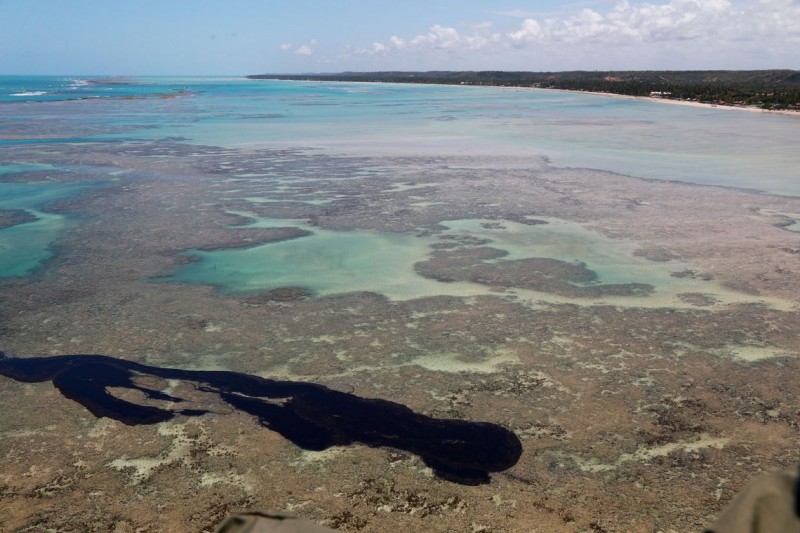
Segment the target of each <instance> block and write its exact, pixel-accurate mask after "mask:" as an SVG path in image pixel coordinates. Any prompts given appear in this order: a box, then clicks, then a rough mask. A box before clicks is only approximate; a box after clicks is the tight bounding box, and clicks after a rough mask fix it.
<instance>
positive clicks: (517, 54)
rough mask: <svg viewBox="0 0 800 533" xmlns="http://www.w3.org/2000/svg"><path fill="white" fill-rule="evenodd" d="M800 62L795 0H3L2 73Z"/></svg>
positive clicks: (797, 65)
mask: <svg viewBox="0 0 800 533" xmlns="http://www.w3.org/2000/svg"><path fill="white" fill-rule="evenodd" d="M773 68H792V69H800V0H649V1H635V0H619V1H617V0H567V1H555V0H492V1H489V0H484V1H479V0H394V1H392V2H388V1H381V0H369V1H367V0H129V1H124V0H0V74H52V75H62V74H82V75H92V74H95V75H243V74H259V73H308V72H341V71H348V70H350V71H371V70H532V71H561V70H645V69H650V70H701V69H702V70H705V69H773Z"/></svg>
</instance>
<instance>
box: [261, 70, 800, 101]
mask: <svg viewBox="0 0 800 533" xmlns="http://www.w3.org/2000/svg"><path fill="white" fill-rule="evenodd" d="M248 78H251V79H283V80H309V81H351V82H384V83H422V84H445V85H486V86H495V87H538V88H548V89H563V90H570V91H587V92H603V93H611V94H621V95H627V96H651V95H655V96H659V97H661V98H671V99H680V100H691V101H696V102H704V103H711V104H717V105H743V106H757V107H761V108H764V109H792V110H800V71H795V70H785V69H784V70H746V71H745V70H689V71H570V72H526V71H426V72H406V71H383V72H340V73H334V74H259V75H251V76H248Z"/></svg>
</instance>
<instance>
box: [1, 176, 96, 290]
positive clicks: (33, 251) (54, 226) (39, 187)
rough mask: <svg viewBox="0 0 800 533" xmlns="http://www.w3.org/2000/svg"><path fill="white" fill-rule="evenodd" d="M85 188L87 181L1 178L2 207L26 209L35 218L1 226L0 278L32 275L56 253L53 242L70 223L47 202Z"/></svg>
mask: <svg viewBox="0 0 800 533" xmlns="http://www.w3.org/2000/svg"><path fill="white" fill-rule="evenodd" d="M13 168H15V169H16V170H15V171H16V172H24V171H25V170H27V169H30V168H35V169H36V170H38V169H39V168H40V167H38V166H27V165H20V166H16V167H13ZM0 170H2V167H0ZM12 172H14V170H9V171H7V172H6V174H11V173H12ZM84 189H86V186H85V185H74V184H64V183H2V182H0V210H4V209H9V210H23V211H25V212H27V213H28V214H29V215H32V216H33V217H34V218H35V220H31V221H30V222H23V223H21V224H17V225H15V226H11V227H7V228H2V229H0V278H3V277H18V276H27V275H30V274H32V273H33V272H35V271H36V269H38V268H39V267H40V266H41V265H42V264H43V263H44V262H45V261H47V260H48V259H50V258H51V257H52V256H53V252H52V250H51V249H50V245H51V244H52V243H53V242H54V241H55V240H56V238H58V236H59V234H60V233H61V232H62V231H63V230H64V229H66V228H67V227H68V225H69V221H68V219H67V217H66V216H64V215H60V214H56V213H48V212H46V211H45V210H44V209H46V205H47V204H48V203H50V202H53V201H55V200H60V199H63V198H69V197H71V196H74V195H76V194H79V193H80V192H81V191H82V190H84ZM40 208H41V209H40Z"/></svg>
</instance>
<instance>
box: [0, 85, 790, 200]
mask: <svg viewBox="0 0 800 533" xmlns="http://www.w3.org/2000/svg"><path fill="white" fill-rule="evenodd" d="M76 83H77V82H76V81H75V79H73V78H48V77H40V78H28V79H22V78H19V77H8V76H5V77H0V106H2V109H3V113H4V116H5V117H6V119H7V121H8V124H7V126H6V128H5V130H4V131H3V132H2V135H0V145H2V143H11V142H22V141H25V140H26V139H27V140H29V139H31V138H34V137H35V138H38V139H40V141H41V140H42V139H43V137H44V138H47V139H50V140H51V141H54V140H55V139H58V138H63V139H64V140H69V141H75V140H80V139H84V140H91V139H107V140H110V139H117V140H125V139H136V138H138V139H143V138H144V139H160V138H166V137H180V138H183V140H184V142H188V143H195V144H204V145H212V146H230V147H246V146H263V145H273V146H275V145H284V146H291V147H297V146H301V147H308V148H327V149H329V150H334V151H338V152H346V153H358V154H367V155H370V156H372V155H377V154H379V153H381V152H384V153H390V154H397V153H404V154H414V155H418V154H425V153H439V154H475V155H479V154H495V155H496V154H509V155H526V156H531V155H540V156H542V157H546V158H548V159H549V160H550V161H551V162H552V163H553V164H554V165H556V166H563V167H586V168H596V169H601V170H609V171H613V172H619V173H623V174H627V175H631V176H635V177H641V178H653V179H666V180H678V181H688V182H693V183H702V184H717V185H725V186H733V187H743V188H752V189H758V190H764V191H767V192H773V193H777V194H788V195H800V180H798V179H797V173H796V169H797V168H800V140H799V138H798V136H797V131H798V129H799V128H800V117H795V116H785V115H778V114H765V113H751V112H745V111H733V110H722V109H714V108H696V107H688V106H678V105H669V104H664V103H657V102H646V101H640V100H633V99H624V98H616V97H607V96H601V95H591V94H576V93H567V92H559V91H547V90H531V89H498V88H488V87H454V86H420V85H397V84H357V83H320V82H281V81H255V80H246V79H235V78H140V79H130V78H126V79H112V80H107V79H100V80H80V84H78V85H76ZM23 89H24V90H23ZM35 92H44V93H45V94H43V95H38V96H31V95H29V96H19V95H23V94H26V93H35ZM21 101H24V102H27V103H25V104H23V105H19V102H21ZM28 101H32V102H36V103H34V104H31V103H30V102H28ZM42 118H46V119H47V120H48V132H47V134H46V135H44V136H43V135H42V132H41V131H38V130H37V131H35V132H34V131H32V129H31V127H30V126H29V123H30V121H31V120H35V119H42ZM20 163H24V162H20Z"/></svg>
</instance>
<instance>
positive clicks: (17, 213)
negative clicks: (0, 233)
mask: <svg viewBox="0 0 800 533" xmlns="http://www.w3.org/2000/svg"><path fill="white" fill-rule="evenodd" d="M34 220H36V217H35V216H33V215H32V214H30V213H29V212H27V211H23V210H20V209H16V210H2V211H0V229H4V228H10V227H11V226H18V225H19V224H25V223H26V222H33V221H34Z"/></svg>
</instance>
